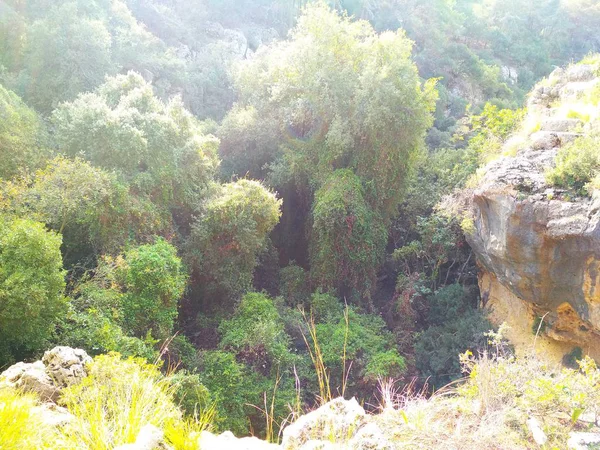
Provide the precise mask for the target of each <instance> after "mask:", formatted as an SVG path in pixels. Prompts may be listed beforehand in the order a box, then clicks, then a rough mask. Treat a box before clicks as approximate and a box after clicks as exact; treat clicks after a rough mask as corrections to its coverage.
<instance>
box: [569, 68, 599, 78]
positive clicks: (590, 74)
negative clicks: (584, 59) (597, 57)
mask: <svg viewBox="0 0 600 450" xmlns="http://www.w3.org/2000/svg"><path fill="white" fill-rule="evenodd" d="M594 78H596V68H595V67H594V66H592V65H588V64H575V65H573V66H571V67H569V68H568V69H567V80H569V81H590V80H593V79H594Z"/></svg>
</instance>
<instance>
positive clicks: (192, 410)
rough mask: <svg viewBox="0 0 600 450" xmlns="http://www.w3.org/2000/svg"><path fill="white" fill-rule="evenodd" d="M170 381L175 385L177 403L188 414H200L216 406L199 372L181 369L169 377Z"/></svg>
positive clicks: (190, 415)
mask: <svg viewBox="0 0 600 450" xmlns="http://www.w3.org/2000/svg"><path fill="white" fill-rule="evenodd" d="M169 382H170V383H171V384H172V385H173V386H174V387H175V392H174V397H175V403H176V404H177V405H178V406H179V408H181V410H182V411H183V412H184V413H185V414H186V415H187V416H189V417H195V416H199V415H202V414H203V412H206V411H210V410H211V409H212V408H213V407H214V405H213V401H212V398H211V395H210V393H209V392H208V389H207V388H206V387H205V386H204V385H203V384H202V382H201V380H200V375H198V374H197V373H190V372H188V371H186V370H179V371H177V372H175V373H174V374H173V375H171V376H170V377H169Z"/></svg>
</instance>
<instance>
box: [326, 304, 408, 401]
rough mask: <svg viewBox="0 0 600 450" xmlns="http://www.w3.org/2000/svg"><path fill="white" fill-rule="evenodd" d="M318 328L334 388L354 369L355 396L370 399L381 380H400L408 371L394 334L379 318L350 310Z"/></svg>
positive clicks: (353, 390) (352, 381) (352, 380)
mask: <svg viewBox="0 0 600 450" xmlns="http://www.w3.org/2000/svg"><path fill="white" fill-rule="evenodd" d="M346 315H347V316H346ZM315 328H316V336H317V340H318V342H319V345H320V347H321V351H322V355H323V356H322V357H323V363H324V365H325V366H326V367H327V368H328V369H329V370H330V383H331V388H332V389H334V388H339V387H341V386H342V385H343V383H344V380H343V377H345V376H346V374H344V373H343V370H344V369H346V370H348V369H350V370H351V372H352V377H350V379H349V380H350V381H349V386H348V387H349V388H350V390H351V391H352V392H351V394H352V395H356V394H362V395H363V396H370V395H371V394H372V393H373V390H374V389H375V386H376V380H377V378H378V377H394V378H398V377H400V376H401V375H402V374H403V373H404V371H405V369H406V364H405V361H404V358H403V357H402V356H401V355H399V354H398V352H397V350H396V349H395V345H394V339H393V336H392V334H391V333H390V332H389V331H388V330H387V329H386V327H385V323H384V322H383V319H382V318H381V317H379V316H375V315H369V314H359V313H357V312H356V311H355V310H354V309H352V308H348V309H347V311H346V312H345V313H343V314H342V315H340V316H338V318H337V320H335V321H334V320H331V321H330V322H327V323H317V324H316V326H315ZM344 358H345V362H344ZM359 388H360V389H361V391H360V392H359V391H358V390H359Z"/></svg>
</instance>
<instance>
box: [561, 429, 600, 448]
mask: <svg viewBox="0 0 600 450" xmlns="http://www.w3.org/2000/svg"><path fill="white" fill-rule="evenodd" d="M598 444H600V433H583V432H573V433H570V434H569V440H568V441H567V447H568V448H570V449H574V450H588V449H590V448H597V446H598ZM592 446H593V447H592Z"/></svg>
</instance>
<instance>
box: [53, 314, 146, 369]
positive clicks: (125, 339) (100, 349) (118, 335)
mask: <svg viewBox="0 0 600 450" xmlns="http://www.w3.org/2000/svg"><path fill="white" fill-rule="evenodd" d="M156 342H157V341H156V340H155V339H153V338H152V337H151V336H145V337H144V338H143V339H139V338H137V337H133V336H128V335H126V334H125V333H124V332H123V329H122V328H121V327H120V326H119V325H118V324H117V323H116V322H115V321H114V320H111V319H109V318H108V317H107V316H105V315H104V314H102V313H101V312H100V311H98V310H95V309H90V310H87V311H83V312H78V311H70V312H69V314H67V316H66V317H65V318H64V319H63V320H62V323H61V324H60V332H59V333H58V336H57V342H56V343H57V344H60V345H68V346H70V347H75V348H82V349H84V350H85V351H87V352H88V353H89V354H90V355H99V354H102V353H108V352H118V353H120V354H121V355H123V356H126V357H140V358H143V359H145V360H146V361H148V362H153V361H156V360H157V358H158V351H156V350H155V349H154V347H155V344H156Z"/></svg>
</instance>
